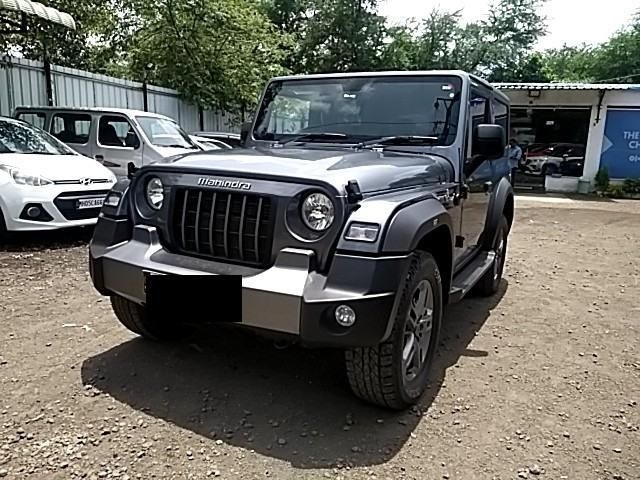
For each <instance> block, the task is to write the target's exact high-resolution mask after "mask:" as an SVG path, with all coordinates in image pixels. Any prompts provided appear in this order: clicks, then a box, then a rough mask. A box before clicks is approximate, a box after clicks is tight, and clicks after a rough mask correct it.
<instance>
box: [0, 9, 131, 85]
mask: <svg viewBox="0 0 640 480" xmlns="http://www.w3.org/2000/svg"><path fill="white" fill-rule="evenodd" d="M119 1H120V0H103V1H100V2H96V1H95V0H49V1H48V2H47V6H49V7H52V8H55V9H58V10H60V11H63V12H67V13H69V14H70V15H71V16H72V17H73V18H74V20H75V22H76V30H69V29H67V28H65V27H63V26H61V25H58V24H55V23H51V22H47V21H45V20H42V19H39V18H38V17H35V16H28V17H27V31H26V32H25V33H23V34H17V35H16V34H12V35H3V36H2V37H0V52H6V53H8V52H14V53H19V54H21V55H23V56H24V57H26V58H30V59H33V60H42V59H43V58H44V57H45V54H46V56H47V57H48V58H49V60H50V61H51V62H52V63H55V64H57V65H62V66H66V67H73V68H80V69H85V70H90V71H93V72H98V73H104V72H106V71H108V69H109V65H110V63H111V61H112V59H113V58H115V57H116V56H117V52H118V50H119V48H120V42H123V43H124V40H123V39H122V38H121V36H120V34H121V32H122V29H121V28H120V20H119V18H118V12H119V11H120V8H121V5H120V3H119Z"/></svg>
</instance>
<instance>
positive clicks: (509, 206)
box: [482, 178, 515, 248]
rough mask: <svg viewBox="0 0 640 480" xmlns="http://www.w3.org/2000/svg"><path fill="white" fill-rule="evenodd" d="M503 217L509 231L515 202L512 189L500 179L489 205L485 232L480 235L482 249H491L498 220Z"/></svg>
mask: <svg viewBox="0 0 640 480" xmlns="http://www.w3.org/2000/svg"><path fill="white" fill-rule="evenodd" d="M503 215H504V216H506V217H507V222H508V225H509V229H511V226H512V225H513V220H514V215H515V201H514V193H513V187H512V186H511V183H510V182H509V180H507V179H506V178H502V180H500V182H499V183H498V186H497V187H496V190H495V193H494V195H493V197H492V199H491V202H490V204H489V211H488V212H487V220H486V223H485V230H484V233H483V235H482V245H483V247H484V248H490V247H491V242H492V241H493V237H494V234H495V232H496V230H497V229H498V225H499V223H500V218H501V217H502V216H503Z"/></svg>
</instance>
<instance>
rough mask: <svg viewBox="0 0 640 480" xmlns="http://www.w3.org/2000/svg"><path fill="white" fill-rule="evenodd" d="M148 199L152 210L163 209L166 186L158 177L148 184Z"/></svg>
mask: <svg viewBox="0 0 640 480" xmlns="http://www.w3.org/2000/svg"><path fill="white" fill-rule="evenodd" d="M146 197H147V202H148V203H149V205H150V206H151V207H152V208H154V209H156V210H160V208H162V201H163V200H164V186H163V185H162V181H161V180H160V179H159V178H158V177H153V178H151V179H150V180H149V181H148V182H147V190H146Z"/></svg>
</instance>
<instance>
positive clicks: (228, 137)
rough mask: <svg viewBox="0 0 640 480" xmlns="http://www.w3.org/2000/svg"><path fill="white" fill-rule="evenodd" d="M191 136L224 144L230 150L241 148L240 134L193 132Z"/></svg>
mask: <svg viewBox="0 0 640 480" xmlns="http://www.w3.org/2000/svg"><path fill="white" fill-rule="evenodd" d="M193 135H197V136H198V137H204V138H211V139H213V140H218V141H221V142H224V143H226V144H227V145H229V146H231V147H232V148H238V147H240V146H241V139H240V134H238V133H229V132H194V133H193Z"/></svg>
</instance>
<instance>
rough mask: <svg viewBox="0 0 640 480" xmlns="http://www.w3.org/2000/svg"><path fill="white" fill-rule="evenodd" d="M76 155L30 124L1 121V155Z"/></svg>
mask: <svg viewBox="0 0 640 480" xmlns="http://www.w3.org/2000/svg"><path fill="white" fill-rule="evenodd" d="M2 153H20V154H38V155H76V153H75V152H74V151H73V150H71V149H70V148H69V147H67V146H66V145H65V144H64V143H62V142H60V141H59V140H57V139H56V138H54V137H53V136H51V135H49V134H48V133H46V132H45V131H44V130H40V129H39V128H37V127H34V126H33V125H30V124H28V123H22V122H18V121H14V120H0V154H2Z"/></svg>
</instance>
